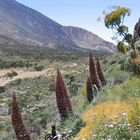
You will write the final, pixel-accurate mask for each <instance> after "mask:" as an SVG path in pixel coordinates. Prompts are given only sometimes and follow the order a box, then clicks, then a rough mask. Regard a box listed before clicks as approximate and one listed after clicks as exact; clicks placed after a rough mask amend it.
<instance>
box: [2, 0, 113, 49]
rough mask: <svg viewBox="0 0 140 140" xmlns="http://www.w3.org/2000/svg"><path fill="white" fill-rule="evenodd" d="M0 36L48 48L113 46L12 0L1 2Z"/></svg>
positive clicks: (106, 47)
mask: <svg viewBox="0 0 140 140" xmlns="http://www.w3.org/2000/svg"><path fill="white" fill-rule="evenodd" d="M0 36H5V37H7V38H11V39H12V40H15V41H16V42H20V43H25V44H27V45H35V46H45V47H49V48H66V49H80V48H86V49H93V50H94V49H95V50H100V49H101V50H105V51H111V52H112V50H114V47H115V46H114V45H113V44H111V43H109V42H106V41H104V40H103V39H101V38H99V37H98V36H96V35H95V34H93V33H91V32H88V31H86V30H83V29H81V28H75V27H64V26H62V25H60V24H58V23H56V22H55V21H53V20H51V19H50V18H48V17H46V16H44V15H43V14H41V13H39V12H37V11H35V10H33V9H31V8H28V7H26V6H24V5H22V4H20V3H18V2H16V1H15V0H0Z"/></svg>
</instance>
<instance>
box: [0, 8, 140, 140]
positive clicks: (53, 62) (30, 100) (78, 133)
mask: <svg viewBox="0 0 140 140" xmlns="http://www.w3.org/2000/svg"><path fill="white" fill-rule="evenodd" d="M118 10H119V9H118ZM122 10H124V11H122ZM123 12H124V13H125V12H126V13H128V9H121V12H120V13H119V14H120V15H121V16H122V15H123V14H122V13H123ZM113 14H114V13H113ZM124 16H125V15H124ZM107 17H109V21H106V22H107V23H108V22H110V21H111V16H110V15H108V16H107ZM118 19H119V18H117V20H118ZM115 20H116V19H115ZM114 23H115V22H114V19H113V24H114ZM106 25H107V26H108V27H109V26H110V25H111V24H106ZM121 29H122V30H121V32H124V31H126V28H122V27H121ZM125 33H126V34H125V35H126V36H127V35H128V34H127V33H128V32H125ZM127 37H128V36H127ZM129 37H130V36H129ZM129 39H130V40H129V41H130V42H127V43H128V45H135V46H131V47H132V48H131V47H130V48H129V49H128V50H127V51H126V52H125V51H121V52H117V53H115V54H107V55H106V53H104V55H103V53H102V52H100V53H99V52H98V53H97V52H94V53H95V54H96V55H95V54H94V53H92V52H91V51H90V52H89V53H85V52H82V53H79V52H62V51H60V52H57V51H53V52H52V51H50V50H48V51H45V50H44V51H43V50H38V49H37V48H34V49H35V51H32V47H29V48H28V51H27V50H26V49H25V50H20V51H19V50H18V49H17V48H18V47H17V46H16V47H17V48H16V49H15V50H13V51H11V50H8V49H7V50H5V48H4V47H1V48H2V51H5V52H7V54H9V55H10V56H14V57H15V54H16V55H17V56H16V57H19V56H20V58H21V60H22V61H16V60H17V59H16V57H15V58H14V59H15V61H13V62H11V61H10V59H9V60H8V59H7V60H4V59H3V60H1V61H0V67H1V69H3V68H11V67H18V68H20V69H26V70H27V71H41V70H47V69H48V68H49V67H50V66H51V67H53V71H51V70H50V71H47V72H48V73H47V74H45V75H40V76H37V77H33V78H24V79H20V78H19V79H16V80H14V81H12V82H9V83H7V84H5V85H4V86H1V87H0V140H11V139H12V140H16V139H17V140H30V139H32V140H49V139H51V140H52V139H54V140H58V139H64V140H92V139H95V140H123V139H125V140H139V139H140V84H139V83H140V79H139V63H136V61H133V60H136V59H137V58H138V57H139V49H138V47H137V46H139V43H138V44H137V45H136V44H135V43H134V44H131V43H132V42H133V40H132V39H133V38H129ZM131 41H132V42H131ZM125 43H126V42H125ZM136 43H137V42H136ZM133 47H134V48H133ZM123 48H124V46H123ZM9 49H10V48H9ZM29 50H30V51H29ZM38 52H40V53H38ZM28 53H29V54H30V55H29V54H28ZM135 53H136V54H135ZM38 54H39V55H38ZM47 54H48V55H47ZM132 54H133V55H132ZM27 56H28V57H29V59H28V61H27V60H26V59H27ZM7 65H8V66H7ZM17 75H18V73H16V72H15V71H11V73H7V74H6V76H7V77H8V78H9V77H10V78H13V77H14V76H17Z"/></svg>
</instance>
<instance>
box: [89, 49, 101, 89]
mask: <svg viewBox="0 0 140 140" xmlns="http://www.w3.org/2000/svg"><path fill="white" fill-rule="evenodd" d="M89 72H90V78H91V83H92V85H93V84H95V85H96V86H97V88H98V89H99V90H100V88H101V81H100V79H99V76H98V73H97V70H96V65H95V62H94V59H93V55H92V52H91V51H90V54H89Z"/></svg>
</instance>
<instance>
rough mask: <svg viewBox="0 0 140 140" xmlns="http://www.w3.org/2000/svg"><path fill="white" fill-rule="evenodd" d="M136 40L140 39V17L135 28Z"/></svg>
mask: <svg viewBox="0 0 140 140" xmlns="http://www.w3.org/2000/svg"><path fill="white" fill-rule="evenodd" d="M133 36H134V40H135V41H137V40H138V39H140V18H139V21H138V22H137V23H136V25H135V28H134V35H133Z"/></svg>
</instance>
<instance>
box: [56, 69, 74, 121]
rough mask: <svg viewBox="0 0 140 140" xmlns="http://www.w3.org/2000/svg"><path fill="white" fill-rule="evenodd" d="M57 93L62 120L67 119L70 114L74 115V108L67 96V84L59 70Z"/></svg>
mask: <svg viewBox="0 0 140 140" xmlns="http://www.w3.org/2000/svg"><path fill="white" fill-rule="evenodd" d="M55 93H56V101H57V107H58V110H59V113H60V116H61V118H62V119H65V118H67V117H68V116H69V114H70V113H72V107H71V103H70V100H69V97H68V94H67V90H66V86H65V83H64V81H63V78H62V75H61V73H60V72H59V70H57V76H56V87H55Z"/></svg>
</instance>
